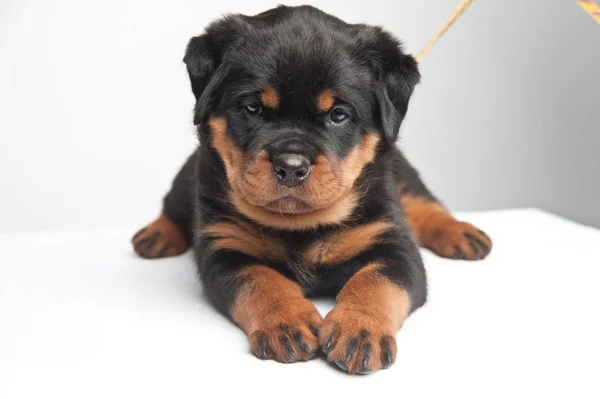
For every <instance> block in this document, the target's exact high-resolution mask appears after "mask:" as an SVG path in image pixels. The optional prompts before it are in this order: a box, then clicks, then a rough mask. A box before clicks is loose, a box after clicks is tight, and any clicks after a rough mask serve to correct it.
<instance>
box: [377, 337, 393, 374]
mask: <svg viewBox="0 0 600 399" xmlns="http://www.w3.org/2000/svg"><path fill="white" fill-rule="evenodd" d="M379 344H380V345H381V366H382V367H383V368H384V369H387V368H388V367H390V366H391V365H392V363H394V353H393V352H392V344H391V343H390V338H388V337H383V338H381V342H380V343H379Z"/></svg>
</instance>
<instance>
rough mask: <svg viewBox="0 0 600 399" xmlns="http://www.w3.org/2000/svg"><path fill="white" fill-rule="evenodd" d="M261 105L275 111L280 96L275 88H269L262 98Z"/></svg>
mask: <svg viewBox="0 0 600 399" xmlns="http://www.w3.org/2000/svg"><path fill="white" fill-rule="evenodd" d="M260 102H261V104H262V105H263V106H264V107H266V108H271V109H275V108H277V105H278V104H279V96H278V95H277V91H275V89H274V88H272V87H269V88H268V89H266V90H265V91H263V93H262V94H261V96H260Z"/></svg>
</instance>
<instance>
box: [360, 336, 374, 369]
mask: <svg viewBox="0 0 600 399" xmlns="http://www.w3.org/2000/svg"><path fill="white" fill-rule="evenodd" d="M370 361H371V344H370V343H367V344H364V345H363V361H362V364H361V368H360V371H361V372H363V371H364V372H369V371H371V369H369V362H370Z"/></svg>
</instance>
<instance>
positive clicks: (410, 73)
mask: <svg viewBox="0 0 600 399" xmlns="http://www.w3.org/2000/svg"><path fill="white" fill-rule="evenodd" d="M362 37H363V41H362V43H363V45H364V46H365V47H363V53H362V55H363V57H365V61H366V62H367V63H368V64H369V65H370V67H371V68H372V70H373V72H374V74H375V82H376V84H375V97H376V99H377V106H378V108H379V123H380V126H381V129H382V130H383V134H384V136H385V137H386V138H387V139H388V140H389V141H390V142H395V141H396V139H397V138H398V131H399V129H400V125H401V123H402V120H403V119H404V116H405V115H406V111H407V110H408V103H409V100H410V97H411V95H412V93H413V90H414V88H415V86H416V85H417V83H419V81H420V80H421V75H420V74H419V69H418V67H417V61H416V60H415V59H414V58H413V57H412V56H410V55H408V54H404V52H403V51H402V47H401V43H400V42H399V41H398V40H397V39H396V38H394V37H393V36H392V35H391V34H389V33H387V32H385V31H383V30H382V29H380V28H373V27H369V28H368V29H366V30H365V31H363V34H362Z"/></svg>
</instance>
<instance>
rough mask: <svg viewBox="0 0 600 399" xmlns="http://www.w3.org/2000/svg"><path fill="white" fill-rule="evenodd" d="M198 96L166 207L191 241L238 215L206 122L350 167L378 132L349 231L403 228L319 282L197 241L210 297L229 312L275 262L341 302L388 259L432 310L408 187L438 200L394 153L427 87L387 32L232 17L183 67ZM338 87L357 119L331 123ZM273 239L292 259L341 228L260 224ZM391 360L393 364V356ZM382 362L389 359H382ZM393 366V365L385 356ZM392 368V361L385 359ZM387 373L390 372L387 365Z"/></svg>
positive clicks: (297, 10)
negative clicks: (381, 223)
mask: <svg viewBox="0 0 600 399" xmlns="http://www.w3.org/2000/svg"><path fill="white" fill-rule="evenodd" d="M184 61H185V63H186V65H187V69H188V73H189V76H190V81H191V86H192V91H193V93H194V95H195V97H196V100H197V101H196V107H195V110H194V122H195V124H196V126H197V129H198V137H199V141H200V146H199V147H198V149H197V151H196V152H195V153H194V154H193V155H192V156H191V157H190V158H189V159H188V161H187V163H186V164H185V166H184V167H183V168H182V170H181V172H180V174H179V175H178V176H177V178H176V179H175V182H174V184H173V189H172V191H171V192H170V193H169V194H168V195H167V197H166V198H165V201H164V211H165V213H166V214H167V215H169V216H170V217H171V218H172V219H173V220H174V221H175V222H176V223H177V224H178V225H179V226H180V227H181V228H182V230H183V231H185V232H187V234H188V235H189V236H190V237H195V235H194V234H193V231H201V230H202V229H203V228H204V227H205V226H207V225H210V224H212V223H214V222H217V221H219V220H225V219H226V218H228V217H229V216H232V215H237V217H243V215H239V212H238V210H237V209H235V208H234V207H233V206H232V205H231V204H230V203H229V202H228V201H227V199H226V193H227V191H228V190H229V183H228V180H227V177H226V174H225V170H224V167H223V163H222V162H221V159H220V158H219V155H218V154H217V152H216V151H215V150H214V148H212V146H211V145H210V143H209V138H210V129H209V128H208V121H209V119H210V118H211V117H215V116H219V117H223V118H225V119H226V120H227V123H228V130H227V134H228V135H229V136H230V138H231V140H232V141H233V142H234V144H235V145H236V146H237V147H239V149H241V150H242V151H243V152H245V153H252V152H255V151H258V150H260V149H262V148H269V146H274V147H277V146H280V145H283V144H281V143H282V142H285V141H286V140H287V141H289V140H290V139H291V140H295V142H296V144H297V145H298V146H299V148H300V151H302V152H303V153H305V154H306V155H307V156H308V157H310V158H311V160H314V158H315V156H316V155H319V154H331V155H334V156H335V157H337V158H339V159H343V158H344V157H345V156H346V155H347V154H348V153H349V152H350V150H351V149H352V148H354V147H355V146H356V145H357V144H358V143H359V142H360V140H361V137H362V136H363V135H364V134H366V133H368V132H380V134H381V138H382V139H381V140H380V142H379V147H378V150H377V156H376V158H375V161H374V162H373V163H371V164H368V165H367V166H366V167H365V169H364V170H363V172H362V174H361V176H360V177H359V179H358V180H357V182H356V187H357V188H358V189H359V190H360V191H361V192H364V196H363V197H362V200H361V203H360V206H358V207H357V208H356V209H355V210H354V214H353V215H352V216H351V217H350V218H349V219H348V220H347V221H345V225H346V226H353V225H360V224H364V223H367V222H370V221H378V220H385V221H389V222H392V223H393V225H394V227H393V229H392V230H390V231H389V232H387V233H386V234H385V236H384V237H381V240H380V242H379V243H377V244H376V245H374V246H373V247H371V248H370V249H368V250H366V251H365V252H363V253H361V254H360V255H358V256H357V257H355V258H354V259H352V260H350V261H347V262H344V264H341V265H336V266H335V267H326V268H316V271H315V272H314V273H312V274H311V275H309V276H306V275H304V274H303V273H301V271H299V270H298V267H299V266H298V265H294V264H293V262H292V264H277V263H274V262H269V261H266V260H264V259H254V258H252V257H251V256H248V255H245V254H242V253H239V252H234V251H217V252H209V251H207V246H208V245H209V243H210V239H209V238H203V239H195V242H194V251H195V256H196V261H197V264H198V270H199V272H200V276H201V279H202V282H203V285H204V287H205V292H206V293H207V295H208V296H209V298H210V299H211V301H212V302H213V303H214V304H215V306H216V307H217V308H218V309H219V310H220V311H222V312H223V313H225V314H228V312H229V310H230V307H231V304H232V302H233V301H234V300H235V297H236V293H237V292H238V290H239V288H240V287H241V286H243V284H244V281H241V280H239V279H235V278H234V279H232V278H231V276H233V275H234V273H235V272H236V271H239V270H240V269H242V268H244V267H245V266H247V265H251V264H266V265H268V266H270V267H272V268H274V269H276V270H278V271H279V272H280V273H282V274H283V275H284V276H286V277H288V278H290V279H292V280H294V281H296V282H298V283H299V284H300V285H301V286H302V288H303V290H304V292H305V293H306V294H307V295H310V296H321V295H329V296H333V295H335V294H336V293H337V292H338V291H339V290H340V289H341V288H342V287H343V285H344V284H345V282H346V281H347V280H348V279H349V278H350V277H351V276H352V275H353V274H354V273H355V272H356V271H357V270H359V269H360V268H361V267H363V266H364V265H366V264H368V263H369V262H372V261H375V260H379V259H385V260H386V266H385V269H384V270H382V273H383V274H384V275H386V276H388V277H389V279H390V280H391V281H393V282H395V283H396V284H398V285H399V286H401V287H403V288H404V289H406V290H407V292H408V293H409V295H410V297H411V304H412V309H411V310H415V309H417V308H419V307H420V306H422V305H423V304H424V302H425V300H426V291H427V289H426V288H427V287H426V277H425V270H424V268H423V264H422V261H421V257H420V254H419V250H418V247H417V245H416V244H415V242H414V241H413V239H412V238H411V236H410V233H409V226H408V225H407V223H406V221H405V219H404V217H403V211H402V206H401V204H400V201H399V196H398V187H399V185H402V186H403V187H404V189H405V190H407V191H408V192H411V193H415V194H418V195H422V196H424V197H426V198H429V199H431V200H434V201H435V198H434V197H433V195H432V194H431V193H430V192H429V191H428V190H427V188H426V187H425V186H424V184H423V183H422V182H421V180H420V179H419V176H418V174H417V172H416V171H415V170H414V169H413V168H412V167H411V166H410V165H409V164H408V162H407V161H406V159H405V158H404V157H403V156H402V154H401V153H400V152H399V150H398V149H397V148H396V147H395V141H396V139H397V136H398V130H399V127H400V124H401V122H402V119H403V118H404V116H405V114H406V112H407V108H408V104H409V100H410V96H411V94H412V92H413V89H414V87H415V85H416V84H417V83H418V81H419V72H418V69H417V64H416V62H415V60H414V59H413V58H412V57H411V56H409V55H407V54H405V53H403V51H402V49H401V47H400V44H399V42H398V41H397V40H396V39H395V38H393V37H392V36H391V35H390V34H388V33H386V32H385V31H383V30H382V29H380V28H378V27H372V26H367V25H350V24H347V23H345V22H343V21H341V20H339V19H337V18H335V17H333V16H331V15H328V14H325V13H323V12H321V11H319V10H317V9H315V8H312V7H308V6H303V7H285V6H280V7H278V8H276V9H273V10H269V11H267V12H265V13H262V14H259V15H257V16H243V15H231V16H228V17H226V18H223V19H221V20H219V21H217V22H215V23H213V24H211V25H210V26H209V27H208V28H207V29H206V32H205V33H204V34H203V35H201V36H198V37H195V38H193V39H192V40H191V41H190V43H189V45H188V48H187V52H186V55H185V58H184ZM265 87H275V88H276V89H277V91H278V93H279V96H280V97H281V98H280V104H279V106H278V107H277V109H275V110H271V109H265V110H264V113H263V114H262V115H260V117H255V116H252V115H249V114H248V113H247V112H246V110H245V109H244V107H245V106H246V105H249V104H251V103H257V102H259V101H260V93H261V91H262V90H264V89H265ZM327 88H332V89H333V90H334V91H335V93H336V95H337V96H338V99H339V100H341V106H342V107H343V108H344V110H346V111H347V112H348V113H349V115H350V121H349V122H347V123H345V124H343V125H340V126H336V125H332V124H331V123H330V121H329V119H328V118H329V116H328V114H327V113H323V112H321V111H319V110H318V109H317V108H316V105H315V102H314V99H315V98H316V95H317V94H318V93H319V92H320V91H321V90H324V89H327ZM247 221H248V222H249V223H252V224H253V225H255V227H256V228H257V229H260V230H261V231H262V232H263V233H264V234H266V235H267V236H268V235H272V236H274V237H277V238H278V239H280V240H283V242H285V245H286V249H287V250H288V252H289V253H290V255H291V258H292V259H296V258H299V257H300V254H301V253H302V250H303V249H305V248H307V247H308V246H309V245H310V244H311V243H313V242H314V241H315V240H318V239H320V238H321V237H323V236H324V235H325V234H327V233H328V232H330V231H331V230H333V229H335V228H336V227H335V226H331V227H327V226H325V227H319V228H315V229H311V230H310V231H287V230H282V231H275V230H273V229H271V228H268V227H265V226H261V225H260V224H259V223H255V222H254V221H252V220H249V219H248V220H247ZM384 355H385V354H384ZM382 356H383V355H382ZM386 356H388V355H386ZM386 362H387V363H390V362H391V360H389V359H388V358H387V357H386ZM387 363H386V364H387Z"/></svg>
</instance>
